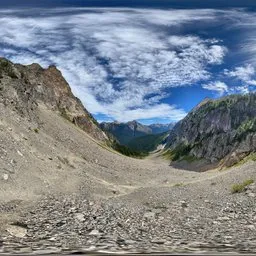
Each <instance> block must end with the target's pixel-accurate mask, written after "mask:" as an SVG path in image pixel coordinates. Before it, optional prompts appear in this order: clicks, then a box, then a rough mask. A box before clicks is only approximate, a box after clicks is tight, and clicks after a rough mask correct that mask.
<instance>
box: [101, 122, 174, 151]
mask: <svg viewBox="0 0 256 256" xmlns="http://www.w3.org/2000/svg"><path fill="white" fill-rule="evenodd" d="M100 126H101V128H102V129H103V130H104V131H107V132H109V133H110V134H112V135H114V136H115V137H116V138H117V139H118V141H119V142H120V143H121V144H123V145H127V146H129V142H131V141H132V140H134V139H135V138H138V137H142V136H145V135H150V134H159V133H163V132H166V131H169V130H170V129H172V127H173V124H151V125H143V124H141V123H139V122H137V121H131V122H127V123H119V122H112V123H106V122H103V123H101V124H100Z"/></svg>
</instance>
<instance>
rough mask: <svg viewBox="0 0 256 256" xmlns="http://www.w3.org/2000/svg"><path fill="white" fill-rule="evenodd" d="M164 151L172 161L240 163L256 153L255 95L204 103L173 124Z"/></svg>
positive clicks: (233, 96)
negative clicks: (166, 151)
mask: <svg viewBox="0 0 256 256" xmlns="http://www.w3.org/2000/svg"><path fill="white" fill-rule="evenodd" d="M166 149H169V154H170V158H171V159H172V160H174V161H181V160H184V159H185V160H186V159H188V160H190V162H191V161H193V160H206V162H208V163H212V164H216V165H223V166H231V165H234V164H235V163H237V162H239V161H240V160H241V159H243V158H244V157H246V156H248V155H249V154H251V153H253V152H255V151H256V94H255V93H250V94H246V95H231V96H227V97H224V98H221V99H217V100H210V99H207V100H205V101H203V102H202V103H201V104H199V105H198V106H196V107H195V108H194V109H193V110H192V111H191V112H190V113H189V114H188V115H187V116H186V117H185V118H184V119H183V120H182V121H180V122H179V123H177V124H176V125H175V127H174V128H173V130H172V131H171V132H170V135H169V137H168V139H167V145H166Z"/></svg>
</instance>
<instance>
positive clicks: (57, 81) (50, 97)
mask: <svg viewBox="0 0 256 256" xmlns="http://www.w3.org/2000/svg"><path fill="white" fill-rule="evenodd" d="M0 103H3V104H4V105H8V106H10V105H11V106H13V108H14V109H15V110H17V111H19V112H20V114H22V115H24V116H27V117H29V119H32V120H33V121H37V122H40V121H39V120H36V119H37V114H36V112H37V110H38V106H39V105H41V106H44V107H47V108H49V109H51V110H53V111H58V112H59V114H61V115H62V116H63V117H64V118H66V119H68V120H69V121H71V122H73V123H74V124H76V125H77V126H79V127H80V128H81V129H83V130H84V131H85V132H87V133H89V134H90V135H91V136H92V137H94V138H95V139H97V140H101V141H104V140H107V139H108V138H107V136H106V134H105V133H104V132H103V131H102V130H101V129H100V127H99V126H98V123H97V122H96V120H95V119H94V118H93V117H92V116H91V115H90V113H89V112H88V111H87V110H86V109H85V108H84V107H83V105H82V103H81V101H80V100H79V99H78V98H76V97H75V96H74V95H73V94H72V92H71V89H70V87H69V85H68V83H67V82H66V80H65V79H64V78H63V76H62V74H61V72H60V71H59V70H58V69H57V68H56V67H55V66H50V67H49V68H47V69H43V68H42V67H41V66H40V65H38V64H32V65H28V66H23V65H19V64H13V63H11V62H10V61H8V60H6V59H4V58H0Z"/></svg>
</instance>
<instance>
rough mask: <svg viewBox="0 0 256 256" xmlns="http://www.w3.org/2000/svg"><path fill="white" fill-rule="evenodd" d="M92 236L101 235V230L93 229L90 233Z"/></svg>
mask: <svg viewBox="0 0 256 256" xmlns="http://www.w3.org/2000/svg"><path fill="white" fill-rule="evenodd" d="M89 235H90V236H99V235H100V232H99V230H97V229H94V230H92V231H91V232H90V233H89Z"/></svg>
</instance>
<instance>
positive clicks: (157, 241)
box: [151, 239, 166, 244]
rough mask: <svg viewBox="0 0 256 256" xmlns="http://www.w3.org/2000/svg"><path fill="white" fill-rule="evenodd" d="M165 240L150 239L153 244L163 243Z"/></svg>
mask: <svg viewBox="0 0 256 256" xmlns="http://www.w3.org/2000/svg"><path fill="white" fill-rule="evenodd" d="M165 242H166V241H165V240H162V239H154V240H152V241H151V243H153V244H164V243H165Z"/></svg>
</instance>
